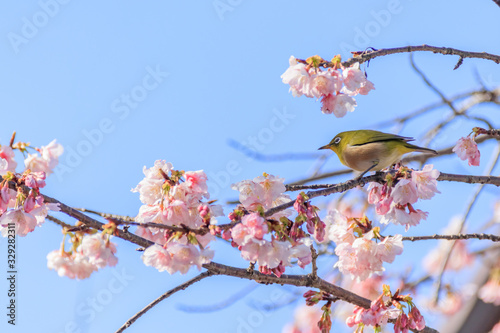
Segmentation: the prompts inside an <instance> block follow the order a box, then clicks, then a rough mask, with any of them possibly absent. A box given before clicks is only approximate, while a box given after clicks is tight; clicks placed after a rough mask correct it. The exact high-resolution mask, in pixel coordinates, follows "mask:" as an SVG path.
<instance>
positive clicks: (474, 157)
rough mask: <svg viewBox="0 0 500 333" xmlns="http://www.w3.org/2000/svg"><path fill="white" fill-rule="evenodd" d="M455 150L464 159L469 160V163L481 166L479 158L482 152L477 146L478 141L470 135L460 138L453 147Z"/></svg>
mask: <svg viewBox="0 0 500 333" xmlns="http://www.w3.org/2000/svg"><path fill="white" fill-rule="evenodd" d="M453 152H454V153H456V154H457V155H458V157H459V158H460V159H461V160H462V161H464V160H466V159H468V160H469V165H474V166H479V158H480V155H481V153H480V152H479V149H478V148H477V143H476V142H475V141H474V139H473V138H472V137H470V136H466V137H462V138H460V139H459V140H458V142H457V144H456V145H455V147H454V148H453Z"/></svg>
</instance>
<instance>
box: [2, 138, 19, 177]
mask: <svg viewBox="0 0 500 333" xmlns="http://www.w3.org/2000/svg"><path fill="white" fill-rule="evenodd" d="M15 155H16V154H15V153H14V150H13V149H12V148H11V147H9V146H1V145H0V176H3V175H5V174H6V173H7V172H9V171H10V172H15V171H16V167H17V162H16V161H15V160H14V157H15Z"/></svg>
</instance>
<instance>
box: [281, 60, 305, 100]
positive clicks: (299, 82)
mask: <svg viewBox="0 0 500 333" xmlns="http://www.w3.org/2000/svg"><path fill="white" fill-rule="evenodd" d="M289 63H290V67H288V68H287V70H286V71H285V72H284V73H283V74H282V75H281V79H282V81H283V83H284V84H289V85H290V91H291V92H292V94H293V96H294V97H300V96H302V95H303V94H306V96H308V97H312V94H311V93H310V86H311V76H310V75H309V72H308V70H307V68H306V65H305V64H303V63H299V62H297V60H296V59H295V57H294V56H290V59H289Z"/></svg>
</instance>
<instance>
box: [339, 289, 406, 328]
mask: <svg viewBox="0 0 500 333" xmlns="http://www.w3.org/2000/svg"><path fill="white" fill-rule="evenodd" d="M400 314H401V310H398V309H388V308H387V307H386V306H385V305H384V303H383V299H382V296H379V297H378V298H377V299H375V300H373V301H372V302H371V305H370V308H369V309H365V308H362V307H360V306H357V305H356V306H355V307H354V310H353V314H352V316H350V317H348V318H347V320H346V323H347V325H348V326H349V327H352V326H354V325H359V324H363V325H370V326H374V327H375V326H383V325H386V324H387V321H388V320H389V319H396V318H397V317H398V316H399V315H400Z"/></svg>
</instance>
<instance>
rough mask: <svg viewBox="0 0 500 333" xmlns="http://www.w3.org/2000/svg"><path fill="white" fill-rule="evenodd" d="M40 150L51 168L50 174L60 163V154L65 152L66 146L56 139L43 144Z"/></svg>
mask: <svg viewBox="0 0 500 333" xmlns="http://www.w3.org/2000/svg"><path fill="white" fill-rule="evenodd" d="M39 151H40V154H41V155H42V158H43V159H44V160H45V161H46V162H47V166H48V169H49V170H50V172H48V174H50V173H51V172H52V170H54V168H55V167H56V166H57V164H58V163H59V156H61V155H62V153H63V152H64V148H63V146H62V145H60V144H59V143H56V140H55V139H54V140H52V141H51V142H50V143H49V144H48V145H46V146H42V147H41V148H40V149H39Z"/></svg>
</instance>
